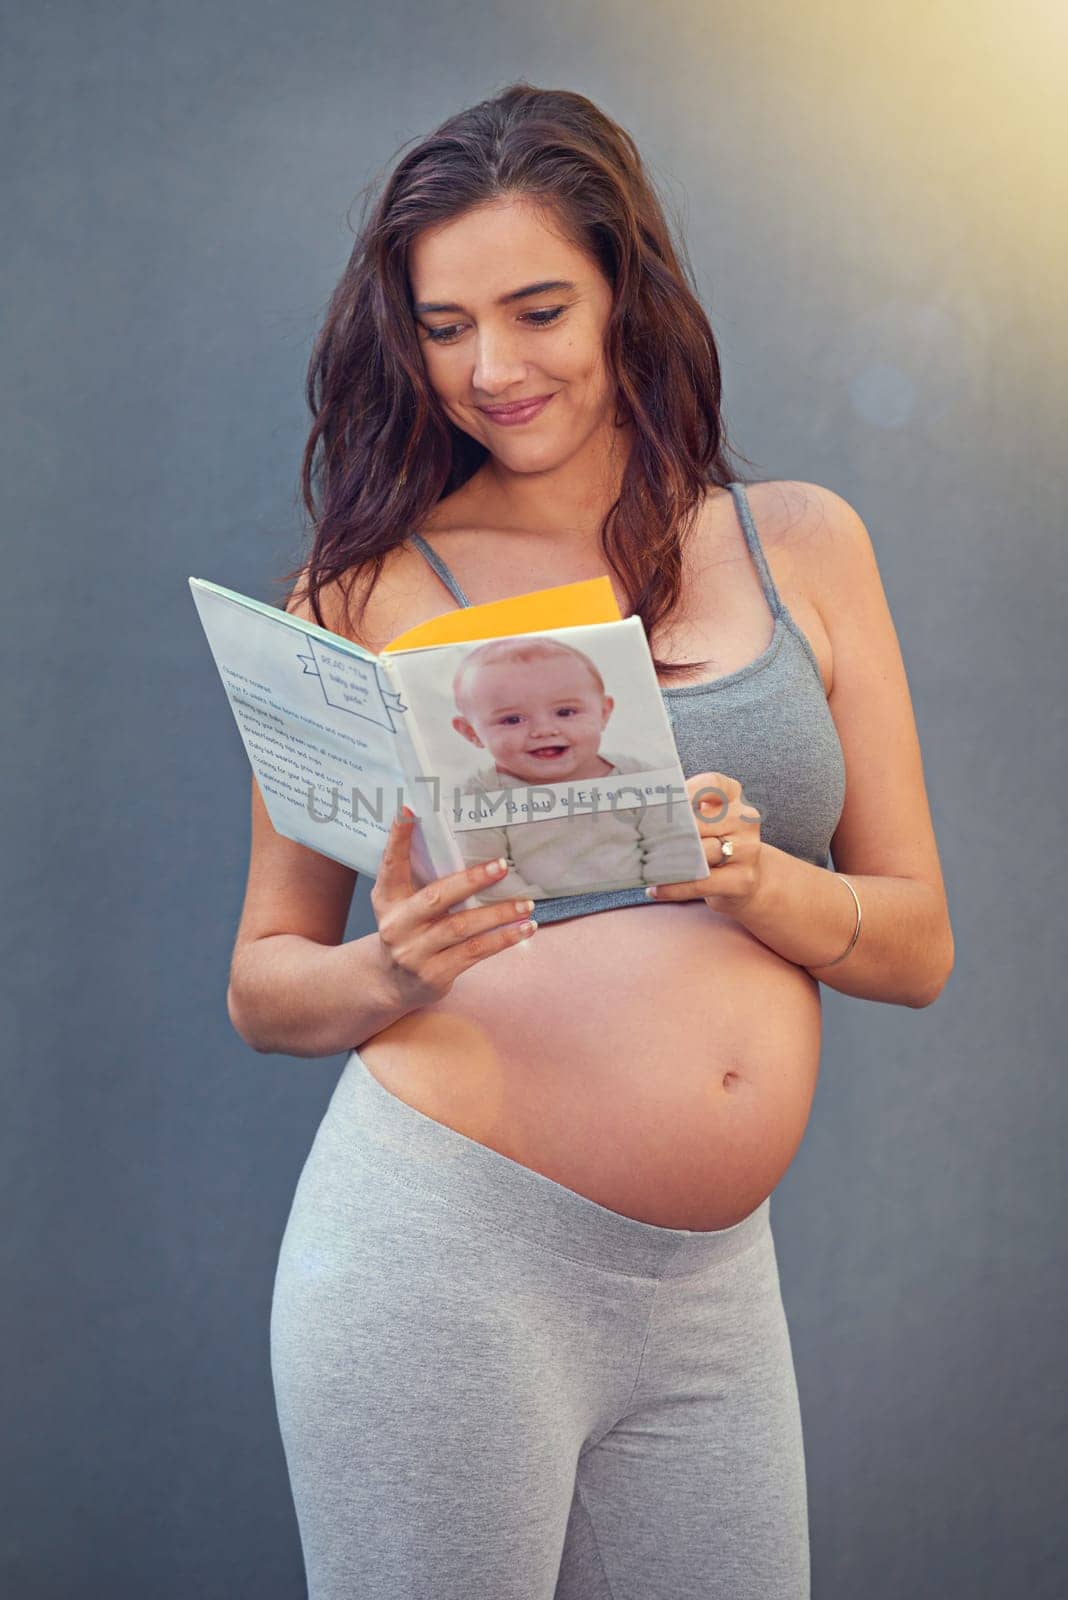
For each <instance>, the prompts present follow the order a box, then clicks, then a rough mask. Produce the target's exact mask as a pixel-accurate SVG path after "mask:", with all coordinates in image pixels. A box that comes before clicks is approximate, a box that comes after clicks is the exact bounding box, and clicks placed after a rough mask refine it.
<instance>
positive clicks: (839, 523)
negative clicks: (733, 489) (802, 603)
mask: <svg viewBox="0 0 1068 1600" xmlns="http://www.w3.org/2000/svg"><path fill="white" fill-rule="evenodd" d="M747 492H748V494H749V499H750V503H751V504H752V507H753V516H754V518H755V519H756V522H757V525H758V527H759V529H760V537H761V541H762V543H763V544H764V546H765V549H766V550H767V552H768V555H769V559H770V560H772V561H774V562H775V563H776V574H777V575H778V572H780V571H781V572H782V575H783V583H780V588H782V587H783V586H784V584H785V585H786V586H787V587H789V588H792V589H794V590H796V591H798V592H800V593H801V594H803V595H804V596H805V598H806V599H807V600H808V601H809V602H810V604H812V605H813V606H815V608H816V610H817V611H818V612H819V615H820V618H821V620H822V621H823V624H824V626H825V627H827V628H828V629H829V628H830V627H831V625H832V616H833V613H834V611H835V608H836V604H837V603H839V602H840V601H841V599H842V598H843V597H846V596H848V595H849V594H850V593H851V592H853V594H854V598H856V594H855V585H856V584H857V582H858V580H859V581H861V582H862V583H863V582H864V581H865V579H866V581H867V584H868V586H869V587H870V586H871V583H872V581H873V579H875V578H877V576H878V566H877V562H876V557H875V550H874V547H873V545H872V541H871V535H870V534H869V532H868V529H867V527H866V526H865V524H864V521H863V519H862V518H861V516H860V514H859V513H858V512H857V511H856V509H855V508H854V507H853V506H852V505H850V503H849V501H848V500H846V499H844V497H843V496H842V495H840V494H837V493H836V492H835V490H833V489H827V488H825V487H823V486H822V485H821V484H818V483H806V482H803V481H801V480H800V479H793V478H790V479H776V480H774V481H771V482H767V483H756V484H753V485H751V486H750V487H749V488H748V491H747Z"/></svg>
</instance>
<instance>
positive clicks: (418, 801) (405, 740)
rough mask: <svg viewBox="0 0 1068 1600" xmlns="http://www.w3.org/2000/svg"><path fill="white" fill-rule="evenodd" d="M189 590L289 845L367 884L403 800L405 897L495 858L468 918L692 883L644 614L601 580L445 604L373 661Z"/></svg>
mask: <svg viewBox="0 0 1068 1600" xmlns="http://www.w3.org/2000/svg"><path fill="white" fill-rule="evenodd" d="M189 585H190V588H191V590H192V593H193V599H194V601H195V602H196V606H197V610H198V613H199V615H200V620H201V623H202V625H203V628H204V632H205V633H206V635H207V638H208V644H209V645H210V647H211V651H212V654H213V656H214V658H215V663H216V665H217V667H218V669H219V673H220V676H221V678H222V683H223V687H224V689H225V690H226V694H227V696H228V698H229V701H230V706H231V709H232V710H233V713H234V717H235V719H236V721H237V726H238V728H239V730H240V733H241V737H242V739H243V741H244V745H245V750H246V752H247V754H248V758H249V761H250V762H251V764H252V769H253V771H254V773H255V776H256V781H257V784H258V786H259V790H260V793H261V795H262V796H263V802H264V805H265V806H266V808H267V812H268V815H269V816H270V819H271V822H272V824H273V825H274V828H275V829H276V831H277V832H278V833H280V834H283V835H284V836H285V837H286V838H287V839H294V840H296V841H297V842H298V843H300V844H303V845H307V846H308V847H309V848H310V849H312V850H316V851H318V852H319V853H320V854H322V855H325V856H329V857H331V858H332V859H333V860H335V861H340V862H343V863H344V864H345V865H346V866H349V867H353V868H355V869H356V870H357V871H359V872H363V873H366V874H368V875H369V876H371V877H374V876H375V874H376V873H377V871H378V868H379V865H380V862H381V859H382V852H383V850H384V848H385V844H386V840H387V837H388V834H389V829H390V824H391V821H392V818H393V817H394V816H395V815H396V813H397V812H398V811H399V810H400V808H401V806H402V805H407V806H409V807H410V808H411V810H412V811H414V812H415V814H416V817H417V818H418V821H417V823H416V826H415V827H414V828H413V830H412V840H411V860H412V873H413V880H414V881H415V882H416V884H417V885H419V886H421V885H422V884H424V883H427V882H429V881H430V880H431V879H432V878H436V877H442V876H444V875H445V874H446V873H449V872H455V871H457V870H459V869H461V868H463V867H466V866H472V865H474V864H475V863H477V862H482V861H486V860H489V859H491V858H493V857H495V856H503V857H505V859H506V860H507V861H508V864H509V870H508V872H507V874H506V876H505V877H504V878H502V879H500V880H499V881H497V882H495V883H493V884H490V885H487V886H486V887H485V888H483V889H480V890H479V891H478V892H477V893H476V894H474V895H472V896H470V897H469V898H468V899H467V900H465V901H464V902H462V904H463V905H465V906H472V905H479V904H487V903H489V902H490V901H495V900H501V899H505V898H510V897H511V896H513V895H523V896H528V897H529V898H532V899H535V900H537V899H542V898H546V897H555V896H559V895H568V894H579V893H582V892H585V891H589V890H606V889H627V888H636V887H639V886H641V885H643V884H649V883H683V882H688V881H690V880H692V879H695V878H703V877H704V876H705V875H706V873H707V871H708V866H707V863H706V860H705V854H704V849H703V846H702V844H701V840H700V835H699V833H698V829H697V822H696V818H695V817H694V814H693V811H692V809H691V807H690V804H689V802H688V799H687V795H686V789H685V780H684V777H683V772H682V767H681V765H680V762H679V756H678V751H677V750H676V748H675V741H674V738H673V736H672V733H671V726H670V723H669V722H668V717H667V712H666V710H665V707H664V702H663V700H662V698H661V695H660V689H659V685H658V684H657V681H656V673H655V671H654V668H653V662H652V656H651V655H650V652H649V646H648V643H647V641H646V638H645V632H644V629H643V627H642V623H641V619H640V618H639V617H637V616H631V617H626V618H623V617H621V616H620V614H619V607H618V605H617V604H616V600H615V595H614V593H613V590H612V585H611V582H610V581H609V579H608V578H607V577H601V578H591V579H587V580H585V581H584V582H581V583H567V584H560V585H558V586H556V587H553V588H550V589H538V590H535V591H533V592H532V593H530V594H524V595H518V596H516V597H515V598H513V599H508V600H497V601H493V602H492V603H490V604H488V605H480V606H466V607H463V608H461V609H458V610H455V611H449V612H446V613H445V614H444V615H443V616H438V617H434V618H432V619H431V620H430V621H429V622H424V623H420V624H419V625H418V626H417V627H414V628H409V629H408V630H407V631H406V632H404V633H402V634H399V635H398V636H397V638H395V639H393V640H391V641H390V643H389V644H388V645H387V646H386V647H385V649H384V650H382V651H381V652H380V653H379V654H377V655H375V654H373V653H372V652H371V651H369V650H365V649H364V648H363V647H362V646H360V645H358V644H355V643H354V642H353V641H352V640H349V639H345V638H343V637H341V636H340V635H338V634H335V633H332V632H330V631H329V630H328V629H326V628H320V627H318V626H317V625H316V624H315V623H313V622H306V621H304V620H303V619H302V618H300V617H295V616H291V615H290V614H289V613H288V612H285V611H281V610H279V609H278V608H276V607H274V606H270V605H267V604H264V603H263V602H262V601H259V600H253V599H250V598H249V596H247V595H242V594H237V593H235V592H234V591H233V590H232V589H224V588H222V587H220V586H219V585H218V584H214V583H208V582H206V581H205V580H204V579H201V578H190V579H189Z"/></svg>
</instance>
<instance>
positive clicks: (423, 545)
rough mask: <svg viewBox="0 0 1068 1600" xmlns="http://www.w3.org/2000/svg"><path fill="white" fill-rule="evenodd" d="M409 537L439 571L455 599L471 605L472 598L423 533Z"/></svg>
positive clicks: (435, 569)
mask: <svg viewBox="0 0 1068 1600" xmlns="http://www.w3.org/2000/svg"><path fill="white" fill-rule="evenodd" d="M409 538H410V540H411V542H412V544H414V545H415V548H416V549H417V550H418V551H419V552H420V554H421V555H424V556H425V557H426V559H427V561H428V562H429V563H430V565H431V566H432V567H433V569H434V571H435V572H436V573H437V575H438V577H439V578H440V579H441V581H442V583H443V584H444V585H445V587H446V589H448V591H449V593H450V594H451V595H452V597H453V599H454V600H456V601H458V602H459V604H460V605H461V606H469V605H470V604H471V602H470V600H469V599H468V598H467V596H466V595H465V594H464V592H463V590H462V589H461V588H460V585H459V584H458V583H457V581H456V579H455V578H454V577H453V575H452V573H451V572H450V571H449V569H448V567H447V566H446V565H445V563H444V561H442V559H441V557H440V556H439V555H438V553H437V551H436V550H432V549H431V548H430V546H429V545H428V544H427V542H426V540H425V539H424V538H423V536H422V534H421V533H413V534H410V535H409Z"/></svg>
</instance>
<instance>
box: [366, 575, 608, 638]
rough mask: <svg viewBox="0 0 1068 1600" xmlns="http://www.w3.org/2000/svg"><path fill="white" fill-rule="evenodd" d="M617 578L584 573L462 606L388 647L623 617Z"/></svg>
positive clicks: (410, 630) (535, 630) (501, 635)
mask: <svg viewBox="0 0 1068 1600" xmlns="http://www.w3.org/2000/svg"><path fill="white" fill-rule="evenodd" d="M622 620H623V619H622V617H621V616H620V611H619V606H618V604H617V603H616V596H615V591H614V590H613V588H612V580H611V578H608V577H601V578H584V579H583V580H582V582H581V583H558V584H555V585H554V586H553V587H552V588H551V589H532V590H531V592H530V593H529V594H517V595H513V596H512V598H511V599H510V600H490V601H489V602H488V603H487V604H486V605H482V606H460V607H459V608H458V609H457V610H455V611H446V612H445V614H444V615H443V616H440V617H431V619H430V621H429V622H420V623H417V625H416V626H415V627H414V628H408V629H407V630H406V631H405V632H404V633H398V635H397V637H396V638H395V639H391V640H390V641H389V643H388V644H387V645H386V646H385V648H384V650H383V651H382V654H383V655H385V654H387V653H388V652H389V651H390V650H418V649H425V648H426V647H427V646H428V645H434V644H463V643H466V642H467V641H468V640H473V639H507V638H510V637H511V635H512V634H514V633H541V632H543V631H544V630H545V629H547V628H572V627H580V626H582V625H583V624H586V623H591V622H622Z"/></svg>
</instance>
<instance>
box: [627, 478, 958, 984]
mask: <svg viewBox="0 0 1068 1600" xmlns="http://www.w3.org/2000/svg"><path fill="white" fill-rule="evenodd" d="M791 487H793V488H798V489H801V490H803V491H804V494H805V498H806V502H807V508H808V509H807V511H806V513H805V516H804V517H803V519H802V520H801V522H800V523H795V524H794V527H793V530H792V533H793V536H794V538H796V540H797V550H798V560H799V562H801V563H803V566H804V570H805V573H806V575H807V578H808V580H809V581H808V582H807V584H806V594H807V597H808V598H809V600H810V601H811V603H812V604H813V605H814V606H815V607H816V609H817V611H818V612H819V614H820V616H821V618H822V621H823V624H824V626H825V628H826V630H827V634H828V637H829V638H830V641H831V649H832V658H833V669H832V671H833V676H832V680H831V691H830V694H829V695H828V704H829V706H830V709H831V714H832V715H833V717H834V721H835V726H836V727H837V729H838V735H839V738H840V739H841V742H842V749H843V752H844V755H845V766H846V797H845V805H844V807H843V810H842V815H841V817H840V819H839V822H838V826H837V828H836V830H835V834H834V838H833V840H832V842H831V856H832V859H833V861H834V865H835V868H836V869H837V871H838V872H842V873H844V874H846V875H847V876H848V878H849V881H850V882H851V883H852V885H853V887H854V889H855V890H856V894H857V898H858V899H859V901H860V905H861V913H862V915H861V926H860V934H859V937H858V938H857V941H856V943H855V944H854V945H853V947H852V949H851V950H850V951H849V954H848V955H846V956H845V958H844V960H841V961H838V960H837V959H836V958H837V957H838V956H840V955H841V954H842V952H843V951H844V950H846V948H847V947H848V945H849V941H850V939H851V938H852V936H853V931H854V929H855V927H856V922H857V910H856V904H855V902H854V900H853V896H852V895H851V894H850V893H849V890H848V889H847V887H846V885H845V884H844V883H839V882H838V881H837V877H836V872H831V871H829V870H828V869H827V868H826V867H817V866H814V865H813V864H812V863H811V862H808V861H803V860H800V859H799V858H798V857H796V856H792V855H790V854H789V853H788V852H786V851H783V850H780V849H778V848H776V847H775V846H774V845H771V844H766V843H764V842H763V841H762V840H761V841H758V840H757V839H756V837H755V836H756V835H757V833H758V828H757V826H756V824H755V823H753V822H746V821H745V820H744V819H745V818H746V816H747V814H749V815H751V814H752V808H751V807H750V808H748V813H747V806H746V804H745V803H744V802H743V803H742V804H740V805H739V802H738V799H737V798H735V799H733V800H731V803H730V805H729V808H724V807H723V806H722V805H721V804H719V803H717V802H716V801H715V797H713V802H714V810H715V820H714V822H713V823H712V824H711V826H709V824H707V823H706V822H705V820H704V818H703V817H701V815H700V813H698V824H699V828H700V831H701V833H702V834H705V835H707V834H709V833H710V832H713V833H716V834H718V835H733V836H734V837H735V840H736V845H735V856H734V858H732V859H731V860H730V861H727V862H725V863H724V864H723V865H722V866H718V865H716V864H715V863H716V862H717V860H718V855H719V847H718V845H716V844H715V843H713V844H711V845H710V846H709V861H710V864H711V870H710V873H709V877H708V878H707V879H706V880H705V881H704V883H703V884H701V885H700V886H699V887H700V889H701V891H702V897H703V898H704V899H706V900H707V902H708V904H709V906H710V907H712V909H713V910H716V911H722V912H726V913H727V914H728V915H730V916H732V917H733V918H734V919H735V920H736V921H738V922H740V923H741V924H742V926H743V927H745V928H747V929H748V930H749V932H750V933H752V934H753V935H754V937H756V938H758V939H760V940H761V941H762V942H763V943H764V944H766V945H768V946H769V947H770V948H771V949H772V950H775V951H776V952H777V953H778V954H779V955H781V956H784V957H785V958H786V959H787V960H788V961H793V962H795V963H796V964H797V965H798V966H802V967H804V968H805V969H806V970H807V971H808V972H810V973H811V974H812V976H813V977H814V978H817V979H818V980H819V981H820V982H821V983H825V984H827V985H828V987H829V988H832V989H838V990H840V991H841V993H843V994H850V995H855V996H856V997H857V998H858V999H863V1000H882V1001H885V1002H886V1003H888V1004H890V1005H905V1006H912V1007H915V1008H920V1007H922V1006H927V1005H930V1004H931V1002H932V1001H933V1000H936V999H937V998H938V996H939V994H940V993H941V992H942V989H943V987H944V986H945V983H946V980H947V978H948V977H949V974H950V973H951V972H952V970H953V961H954V943H953V930H952V927H951V925H950V919H949V909H948V906H947V903H946V891H945V884H944V882H943V879H942V870H941V866H940V863H939V858H938V846H937V844H936V842H935V836H934V827H933V824H932V821H931V811H930V805H929V802H928V798H927V788H926V784H925V781H924V773H923V759H922V756H921V753H920V742H919V736H918V734H917V731H916V720H915V716H914V713H913V708H912V698H911V695H910V693H909V686H908V679H907V676H906V672H905V664H904V661H903V659H902V655H901V649H900V646H899V644H898V638H897V632H896V629H895V627H894V623H893V619H892V617H891V614H890V608H889V605H888V603H887V599H886V594H885V592H884V589H883V585H882V580H881V577H880V574H879V569H878V565H877V562H876V559H875V552H874V550H873V548H872V542H871V537H870V535H869V533H868V530H867V528H866V527H865V526H864V523H863V522H862V520H861V518H860V517H859V516H858V515H857V513H856V511H854V510H853V508H852V506H850V505H849V504H848V502H847V501H845V500H843V499H842V498H841V496H839V495H837V494H835V493H834V492H833V491H832V490H829V489H823V488H820V487H818V486H817V485H815V484H799V485H792V486H791ZM711 776H712V775H709V774H703V775H702V777H701V778H700V779H698V780H691V782H689V783H688V784H687V787H688V788H691V789H694V788H695V786H696V785H700V787H707V786H708V784H709V781H710V777H711ZM732 787H736V786H732ZM695 792H696V791H695ZM692 798H693V794H691V799H692ZM736 865H737V869H739V870H736ZM730 874H734V881H733V883H731V882H730V879H729V876H728V875H730ZM721 875H722V876H721ZM717 879H718V880H719V884H718V885H717ZM711 886H715V887H716V888H719V887H722V890H723V891H724V892H723V893H722V894H720V893H717V892H713V893H710V892H709V889H710V887H711ZM680 887H681V886H675V888H674V890H672V889H669V890H666V891H665V890H659V891H658V892H657V896H656V898H657V899H660V898H664V899H669V898H676V897H677V898H685V897H686V896H685V894H684V893H680V892H679V890H680ZM693 887H698V886H696V885H695V886H693ZM690 892H691V893H692V892H693V889H692V888H691V891H690ZM821 963H823V964H822V965H821Z"/></svg>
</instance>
